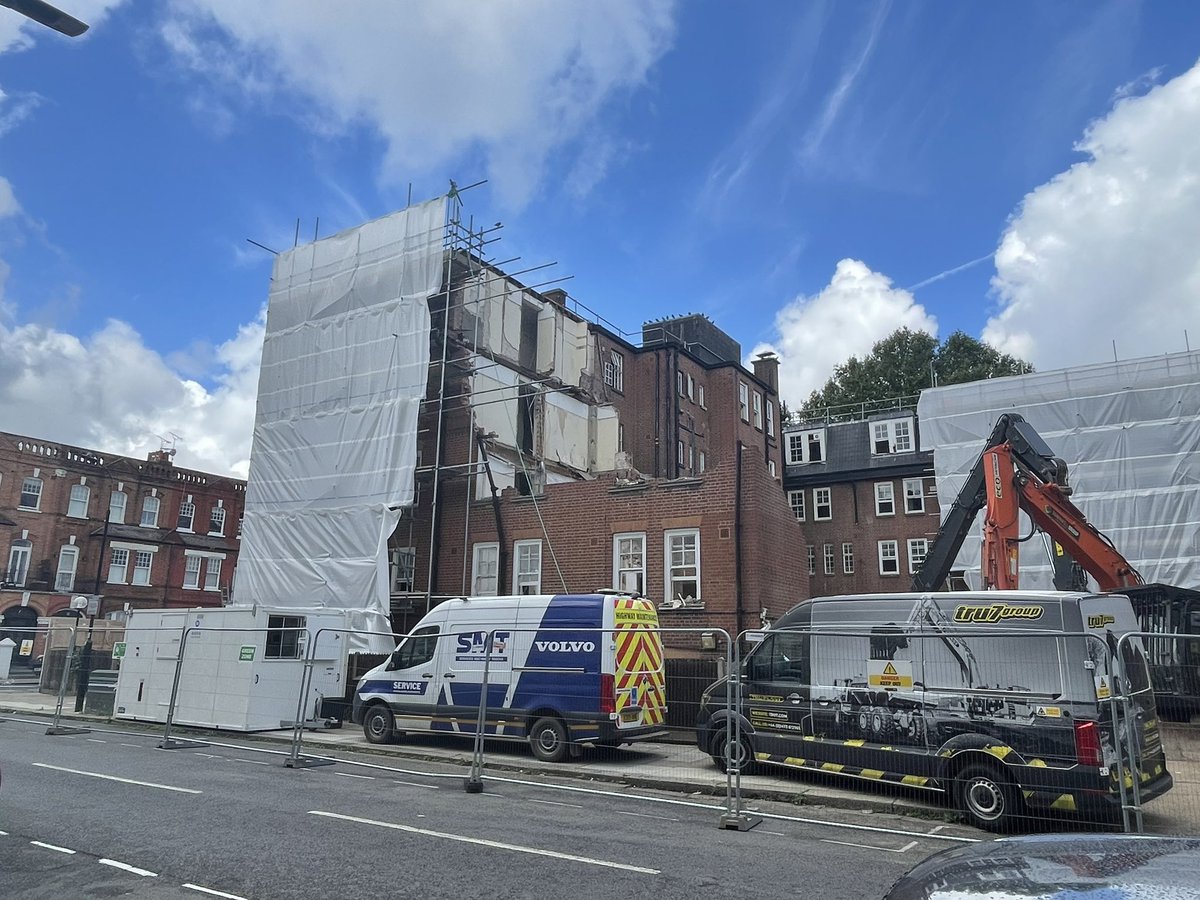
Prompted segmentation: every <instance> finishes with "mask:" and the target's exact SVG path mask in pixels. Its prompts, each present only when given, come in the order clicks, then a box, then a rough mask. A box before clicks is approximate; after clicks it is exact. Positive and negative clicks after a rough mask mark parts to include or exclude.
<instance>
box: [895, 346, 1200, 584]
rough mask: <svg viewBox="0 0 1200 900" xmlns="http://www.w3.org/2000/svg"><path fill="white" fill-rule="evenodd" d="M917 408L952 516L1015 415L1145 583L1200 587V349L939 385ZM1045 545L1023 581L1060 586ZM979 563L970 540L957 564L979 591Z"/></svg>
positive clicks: (1032, 553) (1024, 569)
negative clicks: (991, 440)
mask: <svg viewBox="0 0 1200 900" xmlns="http://www.w3.org/2000/svg"><path fill="white" fill-rule="evenodd" d="M917 412H918V416H919V418H920V423H921V447H922V449H925V450H933V454H934V457H933V459H934V469H935V472H936V475H937V492H938V502H939V504H940V505H941V508H942V511H943V513H945V512H946V511H947V510H949V508H950V505H951V503H953V501H954V498H955V497H956V496H957V495H958V492H959V490H960V488H961V487H962V484H963V482H964V480H965V479H966V476H967V473H968V472H969V471H970V469H971V467H972V466H973V465H974V463H975V461H976V459H978V457H979V454H980V452H981V451H982V449H983V444H984V442H985V440H986V438H987V436H988V435H989V434H990V432H991V430H992V427H993V426H994V425H995V423H996V419H997V418H998V417H999V416H1000V415H1001V414H1002V413H1006V412H1017V413H1019V414H1020V415H1022V416H1024V417H1025V419H1026V420H1028V421H1029V423H1030V424H1031V425H1033V427H1034V428H1035V429H1036V430H1037V432H1038V433H1039V434H1040V435H1041V436H1042V437H1043V438H1044V439H1045V441H1046V443H1047V444H1048V445H1049V446H1050V448H1051V450H1053V451H1054V453H1055V455H1056V456H1059V457H1061V458H1062V459H1063V460H1065V461H1066V463H1067V466H1068V471H1069V473H1070V483H1071V486H1072V488H1073V489H1074V493H1073V494H1072V496H1071V499H1072V501H1073V502H1074V503H1075V504H1076V505H1077V506H1078V507H1079V508H1080V509H1081V510H1082V511H1083V513H1084V515H1086V516H1087V518H1088V521H1089V522H1091V523H1092V524H1093V525H1094V526H1095V527H1096V528H1098V529H1099V530H1100V531H1101V532H1103V533H1104V534H1106V535H1107V536H1108V537H1109V538H1110V539H1111V540H1112V542H1113V544H1114V546H1115V547H1116V548H1117V549H1118V550H1119V551H1120V552H1121V554H1122V555H1123V556H1125V558H1126V559H1128V560H1129V561H1130V562H1131V563H1132V564H1133V565H1134V566H1135V567H1136V568H1137V569H1138V571H1139V572H1140V573H1141V575H1142V577H1143V578H1144V579H1145V580H1146V581H1147V582H1162V583H1165V584H1175V585H1182V586H1193V585H1197V584H1200V352H1187V353H1171V354H1166V355H1163V356H1155V357H1146V358H1142V359H1133V360H1122V361H1119V362H1111V363H1102V364H1098V365H1090V366H1080V367H1076V368H1072V369H1061V370H1057V371H1052V372H1034V373H1030V374H1027V375H1018V376H1013V377H1009V378H993V379H989V380H986V381H974V382H970V383H968V384H958V385H951V386H948V387H939V388H932V389H929V390H926V391H924V392H923V393H922V394H921V399H920V401H919V402H918V406H917ZM1023 519H1024V517H1023ZM980 528H981V520H980V521H977V522H976V524H975V531H974V535H975V536H976V537H977V538H978V536H979V535H980ZM1029 530H1030V525H1029V522H1028V520H1027V519H1024V521H1023V531H1022V533H1023V534H1027V533H1029ZM1031 543H1032V542H1031ZM1043 547H1044V544H1043V543H1041V542H1039V543H1038V544H1037V545H1036V546H1029V545H1027V546H1026V549H1024V550H1023V552H1022V554H1021V586H1022V588H1051V587H1052V586H1053V583H1052V575H1053V570H1052V567H1051V563H1050V557H1049V550H1048V549H1047V551H1046V552H1043ZM979 566H980V542H979V540H970V539H968V540H967V541H966V542H964V544H963V548H962V550H961V551H960V553H959V556H958V559H957V561H956V564H955V569H962V570H964V573H965V575H966V578H967V581H968V583H970V584H971V585H972V586H974V587H978V586H979V585H980V571H979Z"/></svg>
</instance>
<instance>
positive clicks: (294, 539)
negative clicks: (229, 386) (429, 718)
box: [235, 198, 446, 651]
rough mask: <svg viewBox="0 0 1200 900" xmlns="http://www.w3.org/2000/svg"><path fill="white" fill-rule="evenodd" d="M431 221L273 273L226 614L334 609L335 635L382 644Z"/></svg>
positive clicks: (434, 252) (435, 281)
mask: <svg viewBox="0 0 1200 900" xmlns="http://www.w3.org/2000/svg"><path fill="white" fill-rule="evenodd" d="M445 216H446V201H445V198H439V199H437V200H432V201H429V202H428V203H424V204H421V205H419V206H412V207H409V208H408V209H404V210H401V211H400V212H398V213H394V214H392V215H390V216H385V217H384V218H382V219H377V220H375V221H373V222H368V223H366V224H365V225H361V226H359V227H357V228H351V229H349V230H347V231H343V232H341V233H339V234H336V235H334V236H333V237H328V238H325V239H323V240H320V241H317V242H315V243H312V244H307V245H305V246H302V247H298V248H296V249H295V250H291V251H289V252H287V253H282V254H280V255H279V257H278V258H277V259H276V261H275V271H274V273H273V274H272V277H271V293H270V299H269V302H268V306H267V329H266V338H265V340H264V342H263V360H262V371H261V374H260V376H259V386H258V412H257V416H256V418H255V423H254V443H253V447H252V449H251V455H250V477H249V480H248V482H247V486H246V510H245V518H244V520H243V527H242V548H241V553H240V555H239V559H238V572H237V584H236V588H235V593H236V597H235V599H236V601H237V602H238V603H239V604H245V603H260V604H264V605H267V606H297V607H311V606H314V605H315V606H324V607H333V608H338V609H345V610H348V611H349V621H350V624H349V626H348V627H351V628H355V629H358V630H361V631H364V632H366V631H384V632H389V631H390V630H391V626H390V619H389V601H388V590H389V585H388V570H387V539H388V536H389V535H390V534H391V533H392V531H393V530H394V529H395V527H396V523H397V521H398V519H399V516H400V507H402V506H406V505H408V504H410V503H411V502H412V498H413V471H414V468H415V465H416V455H417V450H416V448H417V417H418V413H419V409H420V403H421V400H422V399H423V398H424V396H425V387H426V378H427V374H428V369H429V329H430V321H429V307H428V303H427V301H428V298H429V297H430V296H431V295H432V294H433V293H434V292H436V291H437V290H438V288H439V286H440V284H441V277H442V268H443V267H442V247H443V230H444V225H445ZM358 637H359V639H358V640H356V641H354V642H353V643H352V645H351V646H352V647H353V648H355V649H370V650H375V651H386V650H390V649H391V647H392V646H393V642H392V641H390V640H388V639H387V638H385V637H373V638H372V637H369V636H366V635H360V636H358Z"/></svg>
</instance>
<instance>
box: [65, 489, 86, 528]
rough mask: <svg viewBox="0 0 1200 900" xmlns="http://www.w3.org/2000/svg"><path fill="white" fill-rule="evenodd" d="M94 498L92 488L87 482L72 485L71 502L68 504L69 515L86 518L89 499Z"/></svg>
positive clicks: (74, 517)
mask: <svg viewBox="0 0 1200 900" xmlns="http://www.w3.org/2000/svg"><path fill="white" fill-rule="evenodd" d="M91 499H92V489H91V488H90V487H88V486H87V485H86V484H73V485H71V502H70V503H68V504H67V515H68V516H70V517H71V518H72V519H86V518H87V514H88V501H89V500H91Z"/></svg>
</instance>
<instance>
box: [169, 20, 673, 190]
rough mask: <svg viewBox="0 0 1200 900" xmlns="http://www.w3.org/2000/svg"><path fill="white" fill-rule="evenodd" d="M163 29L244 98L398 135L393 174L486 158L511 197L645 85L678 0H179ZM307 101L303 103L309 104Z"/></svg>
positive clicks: (441, 169) (389, 174)
mask: <svg viewBox="0 0 1200 900" xmlns="http://www.w3.org/2000/svg"><path fill="white" fill-rule="evenodd" d="M171 9H172V17H171V19H170V20H169V21H168V22H166V23H165V24H164V25H163V27H162V35H163V38H164V40H165V41H166V43H167V45H168V46H169V47H170V48H171V49H172V51H173V52H174V53H175V55H176V57H177V59H178V60H180V61H181V62H182V63H184V64H185V65H186V66H187V67H189V68H190V69H192V70H194V71H196V72H199V73H202V74H204V75H206V76H208V77H210V78H211V79H212V80H213V81H214V83H215V84H217V85H219V86H221V87H222V89H224V90H226V91H227V92H228V93H229V94H230V95H231V96H233V95H237V96H241V97H243V98H245V99H248V100H250V101H251V102H254V103H259V104H264V105H267V104H269V105H270V106H272V107H273V108H274V109H275V110H280V109H283V110H290V111H291V112H292V113H293V114H294V115H296V116H298V117H300V118H302V119H303V120H304V122H305V124H306V125H308V126H309V127H310V128H313V129H317V130H324V131H329V132H336V131H339V130H343V129H346V128H348V127H350V126H354V125H362V124H365V125H367V126H369V127H371V128H373V129H375V130H376V131H377V132H378V133H379V134H380V135H381V136H382V137H383V138H384V140H385V142H386V145H387V149H386V152H385V158H384V164H383V177H384V179H385V180H386V181H390V182H392V183H396V184H402V183H404V182H406V181H410V180H413V178H414V176H416V175H421V174H436V175H439V176H453V175H461V176H463V177H465V176H466V175H467V174H469V173H468V172H464V173H459V172H455V171H453V170H446V167H447V166H452V165H455V164H464V163H466V162H468V161H469V160H470V159H471V158H472V157H473V155H475V154H479V155H482V157H483V158H484V160H485V164H486V167H487V174H488V176H489V177H490V178H491V179H492V180H493V188H494V189H495V190H496V191H497V194H498V196H499V197H500V198H501V201H502V202H505V203H507V204H510V205H520V204H522V203H524V202H526V201H527V200H528V199H529V198H530V197H531V195H532V194H533V193H534V191H535V190H536V187H537V185H538V183H539V181H540V180H541V178H542V177H543V175H544V170H545V167H546V163H547V159H548V157H549V156H550V154H551V152H552V151H554V150H556V149H559V148H561V147H562V146H563V145H564V144H567V143H568V142H571V141H572V140H573V139H575V138H577V137H579V136H580V135H581V133H582V131H583V129H584V126H585V125H594V124H595V121H596V119H597V117H598V116H599V115H600V113H601V112H602V110H603V108H604V106H605V104H606V102H607V101H608V100H609V99H611V98H612V97H613V96H614V95H616V94H619V93H621V92H627V91H631V90H634V89H636V88H637V87H639V86H640V85H642V84H643V83H644V82H645V80H646V78H647V75H648V73H649V71H650V69H651V67H652V66H653V65H654V64H655V62H657V60H658V59H659V58H660V57H661V56H662V54H663V53H664V52H666V50H667V48H668V46H669V44H670V41H671V39H672V36H673V30H674V28H673V3H672V0H655V2H645V0H607V2H605V3H595V4H577V3H560V2H558V0H526V2H521V3H476V2H472V0H440V2H438V3H394V2H390V0H375V2H362V3H353V4H351V3H338V4H332V3H328V2H327V0H259V2H256V3H245V2H244V0H173V3H172V5H171ZM297 101H298V102H297Z"/></svg>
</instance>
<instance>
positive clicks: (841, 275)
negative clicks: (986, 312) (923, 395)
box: [750, 259, 937, 408]
mask: <svg viewBox="0 0 1200 900" xmlns="http://www.w3.org/2000/svg"><path fill="white" fill-rule="evenodd" d="M897 328H910V329H912V330H913V331H926V332H929V333H930V334H933V335H936V334H937V319H935V318H934V317H933V316H931V315H930V314H929V313H927V312H926V311H925V308H924V307H923V306H921V305H920V304H919V303H917V302H916V300H915V299H914V297H913V295H912V294H910V293H909V292H908V291H906V290H904V289H902V288H897V287H893V286H892V281H891V279H890V278H888V277H887V276H885V275H881V274H880V273H878V272H873V271H871V269H870V268H868V267H867V265H866V264H865V263H862V262H859V261H858V260H856V259H843V260H842V261H841V262H839V263H838V264H837V269H836V271H835V272H834V273H833V278H832V279H831V280H830V282H829V284H828V285H826V286H825V288H823V289H822V290H821V292H820V293H818V294H815V295H813V296H811V297H809V296H804V295H801V296H799V297H797V298H796V299H795V300H793V301H792V302H791V303H789V304H788V305H787V306H785V307H784V308H783V309H781V310H780V311H779V312H778V313H776V315H775V330H776V332H777V333H778V339H777V340H775V341H771V342H768V343H763V344H759V345H758V346H757V347H755V348H754V350H753V351H752V352H751V354H750V356H751V357H752V358H753V357H754V356H755V355H757V354H758V353H761V352H763V351H764V350H773V351H774V352H776V353H778V354H779V357H780V367H779V380H780V385H779V393H780V396H781V397H782V398H783V399H784V400H785V401H787V403H788V405H789V406H792V407H793V408H795V407H798V406H800V405H802V404H803V403H804V402H805V401H806V400H807V399H808V395H809V394H810V393H812V392H813V391H815V390H818V389H819V388H820V387H821V386H822V385H823V384H824V383H825V382H826V381H827V380H828V379H829V377H830V376H831V375H832V374H833V369H834V367H835V366H837V365H838V364H839V363H842V362H845V361H846V360H847V359H849V358H850V357H851V356H862V355H863V354H866V353H870V352H871V347H872V346H874V344H875V343H876V342H877V341H880V340H882V339H883V338H885V337H887V336H888V335H889V334H891V333H892V332H893V331H895V330H896V329H897Z"/></svg>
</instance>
